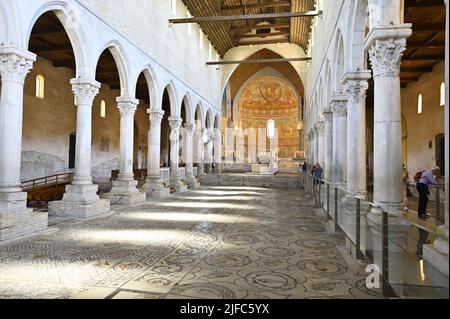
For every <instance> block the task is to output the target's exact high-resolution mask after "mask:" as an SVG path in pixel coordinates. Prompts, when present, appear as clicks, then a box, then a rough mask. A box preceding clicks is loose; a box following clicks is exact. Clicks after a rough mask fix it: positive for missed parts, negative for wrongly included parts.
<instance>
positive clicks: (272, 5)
mask: <svg viewBox="0 0 450 319" xmlns="http://www.w3.org/2000/svg"><path fill="white" fill-rule="evenodd" d="M290 6H291V1H278V2H276V1H270V2H265V3H255V4H247V5H234V6H233V5H222V11H232V10H246V9H266V8H280V7H290Z"/></svg>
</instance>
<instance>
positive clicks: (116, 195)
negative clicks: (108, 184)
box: [100, 180, 147, 205]
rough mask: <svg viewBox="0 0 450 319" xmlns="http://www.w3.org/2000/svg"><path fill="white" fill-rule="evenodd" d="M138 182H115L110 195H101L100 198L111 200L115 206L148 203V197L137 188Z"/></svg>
mask: <svg viewBox="0 0 450 319" xmlns="http://www.w3.org/2000/svg"><path fill="white" fill-rule="evenodd" d="M136 186H137V181H135V180H125V181H121V180H118V181H114V182H113V187H112V189H111V191H110V192H109V193H106V194H101V195H100V198H104V199H109V200H110V202H111V204H113V205H136V204H140V203H143V202H145V201H146V199H147V198H146V195H145V193H143V192H140V191H139V190H138V189H137V188H136Z"/></svg>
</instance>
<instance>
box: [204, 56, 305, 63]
mask: <svg viewBox="0 0 450 319" xmlns="http://www.w3.org/2000/svg"><path fill="white" fill-rule="evenodd" d="M310 60H311V58H310V57H304V58H277V59H256V60H251V59H249V60H239V61H214V62H206V65H228V64H258V63H282V62H303V61H310Z"/></svg>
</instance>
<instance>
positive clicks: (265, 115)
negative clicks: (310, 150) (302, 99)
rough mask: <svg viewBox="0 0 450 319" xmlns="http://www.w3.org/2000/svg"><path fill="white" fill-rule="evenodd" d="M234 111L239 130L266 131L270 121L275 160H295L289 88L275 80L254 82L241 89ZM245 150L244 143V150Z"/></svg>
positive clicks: (293, 98)
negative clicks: (274, 138) (273, 127)
mask: <svg viewBox="0 0 450 319" xmlns="http://www.w3.org/2000/svg"><path fill="white" fill-rule="evenodd" d="M238 107H239V127H240V128H241V129H242V130H247V129H249V128H250V129H255V130H256V131H257V130H258V129H260V128H266V127H267V121H269V120H271V119H272V120H274V121H275V125H276V128H277V129H278V156H279V157H281V158H293V157H294V156H295V152H296V151H298V148H299V145H298V131H297V125H298V97H297V93H296V91H295V89H294V87H293V86H292V84H290V83H289V82H288V81H285V80H283V79H281V78H279V77H275V76H263V77H259V78H256V79H254V80H253V81H251V82H249V83H247V84H246V86H245V87H244V89H243V91H242V93H241V95H240V97H239V101H238ZM258 138H259V137H257V141H258ZM248 147H249V143H248V139H246V141H245V149H248ZM267 148H269V147H267Z"/></svg>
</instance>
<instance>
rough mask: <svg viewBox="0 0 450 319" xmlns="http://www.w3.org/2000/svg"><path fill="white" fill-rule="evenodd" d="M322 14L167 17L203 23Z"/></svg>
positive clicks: (309, 12)
mask: <svg viewBox="0 0 450 319" xmlns="http://www.w3.org/2000/svg"><path fill="white" fill-rule="evenodd" d="M320 14H322V11H306V12H278V13H263V14H244V15H231V16H210V17H198V18H180V19H169V23H171V24H180V23H184V24H186V23H204V22H223V21H239V20H267V19H284V18H301V17H315V16H318V15H320Z"/></svg>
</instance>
